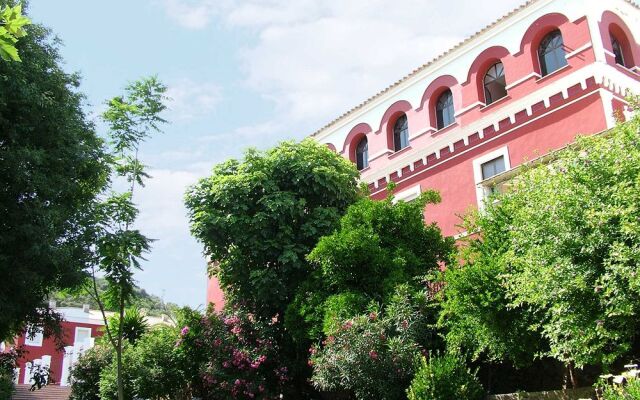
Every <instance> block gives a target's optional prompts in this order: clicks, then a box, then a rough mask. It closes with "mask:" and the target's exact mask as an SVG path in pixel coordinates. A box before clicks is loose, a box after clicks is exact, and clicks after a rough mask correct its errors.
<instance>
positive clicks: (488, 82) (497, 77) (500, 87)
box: [484, 62, 507, 104]
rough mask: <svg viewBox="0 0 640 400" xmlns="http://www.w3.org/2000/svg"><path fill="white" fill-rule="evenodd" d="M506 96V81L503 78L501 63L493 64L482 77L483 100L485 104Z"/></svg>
mask: <svg viewBox="0 0 640 400" xmlns="http://www.w3.org/2000/svg"><path fill="white" fill-rule="evenodd" d="M506 95H507V81H506V80H505V77H504V67H503V65H502V63H501V62H499V63H496V64H493V65H492V66H491V68H489V70H488V71H487V74H486V75H485V76H484V99H485V102H486V104H491V103H493V102H494V101H496V100H498V99H501V98H503V97H504V96H506Z"/></svg>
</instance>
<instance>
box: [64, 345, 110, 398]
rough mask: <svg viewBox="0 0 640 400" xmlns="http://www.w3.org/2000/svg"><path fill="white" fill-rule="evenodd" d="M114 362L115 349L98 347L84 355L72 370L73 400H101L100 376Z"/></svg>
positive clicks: (104, 346)
mask: <svg viewBox="0 0 640 400" xmlns="http://www.w3.org/2000/svg"><path fill="white" fill-rule="evenodd" d="M112 360H113V349H111V348H110V347H109V346H106V345H96V346H94V347H92V348H91V349H89V350H87V351H86V352H85V353H84V354H82V355H81V356H80V357H79V358H78V361H77V362H76V364H75V365H74V366H73V369H72V370H71V382H73V383H72V385H71V399H72V400H100V374H101V373H102V371H103V370H105V369H106V368H107V367H108V366H109V365H110V364H111V362H112Z"/></svg>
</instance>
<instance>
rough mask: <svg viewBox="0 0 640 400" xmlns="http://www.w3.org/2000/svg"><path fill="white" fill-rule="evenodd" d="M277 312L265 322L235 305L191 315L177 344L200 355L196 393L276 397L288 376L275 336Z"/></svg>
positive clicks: (196, 356) (190, 353)
mask: <svg viewBox="0 0 640 400" xmlns="http://www.w3.org/2000/svg"><path fill="white" fill-rule="evenodd" d="M277 322H278V316H275V317H273V318H272V319H269V320H268V321H261V320H259V319H258V318H257V317H255V316H254V315H253V314H250V313H247V312H244V311H243V310H240V309H235V310H232V311H230V312H227V313H225V314H222V315H219V314H216V313H213V312H209V313H207V314H206V315H204V316H200V315H198V314H197V313H194V314H192V315H191V322H190V323H189V325H185V326H184V327H183V328H182V330H181V332H180V338H179V339H178V341H177V342H176V344H175V345H176V347H177V348H179V349H180V350H181V351H183V352H184V354H185V355H186V357H187V359H190V360H194V361H195V360H198V364H199V367H198V371H197V378H196V379H197V381H196V382H195V383H194V392H195V393H194V394H196V395H198V396H199V397H202V398H203V399H216V400H218V399H276V398H279V396H280V393H281V392H282V387H283V385H284V384H285V383H286V382H287V381H288V380H289V371H288V369H287V367H286V366H283V365H280V364H279V363H278V362H277V353H278V347H277V346H276V344H275V343H276V340H275V338H274V332H275V329H274V328H275V327H274V325H275V324H276V323H277Z"/></svg>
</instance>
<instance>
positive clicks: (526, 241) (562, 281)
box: [449, 98, 640, 385]
mask: <svg viewBox="0 0 640 400" xmlns="http://www.w3.org/2000/svg"><path fill="white" fill-rule="evenodd" d="M632 103H633V104H634V106H635V108H636V109H637V106H638V99H637V98H635V99H632ZM639 124H640V120H639V117H638V116H637V114H636V116H634V117H633V119H632V120H631V121H629V122H627V123H624V124H619V125H618V126H617V127H615V128H614V129H612V130H610V131H609V132H607V133H606V134H603V135H598V136H593V137H580V138H578V139H577V143H576V144H575V145H574V146H572V147H571V148H569V149H566V150H564V151H561V152H559V153H558V154H557V155H556V158H555V160H554V161H553V162H552V163H551V164H548V165H539V166H534V167H532V168H530V169H528V170H526V171H524V172H523V173H522V174H521V175H520V176H518V177H517V178H516V179H514V180H513V181H512V182H511V185H510V190H509V191H507V192H506V193H504V194H503V195H501V196H499V197H498V198H496V200H498V201H495V202H491V203H490V204H488V206H487V208H486V209H485V211H484V212H483V213H480V214H477V215H476V216H475V217H473V218H472V222H473V221H475V222H473V223H472V224H471V225H470V228H471V229H472V230H471V231H470V232H480V233H479V236H478V237H477V238H476V239H475V240H477V241H478V242H484V243H496V242H498V241H502V242H503V244H502V245H501V246H498V245H493V246H487V247H483V246H482V245H478V247H477V249H478V250H479V252H476V254H475V256H478V257H480V258H485V259H487V258H489V257H492V256H495V258H496V259H498V260H500V261H499V262H500V263H501V265H500V266H499V267H498V275H499V276H498V279H497V284H498V285H501V286H502V288H503V289H501V290H504V292H502V293H500V295H499V296H497V301H496V302H495V303H494V304H495V305H496V308H497V309H498V308H499V309H501V310H502V311H503V312H507V311H509V310H526V312H527V313H531V315H532V316H533V317H532V318H531V319H528V320H525V321H526V322H525V324H524V325H523V326H521V327H524V326H526V327H527V328H528V329H529V330H533V331H535V332H537V333H538V334H539V335H540V336H541V337H542V339H543V340H544V342H545V346H544V347H543V348H542V350H543V351H542V355H548V356H550V357H553V358H555V359H557V360H559V361H561V362H564V363H565V364H566V365H567V367H568V371H569V374H570V376H571V377H573V376H574V375H573V373H572V372H573V367H574V366H576V367H581V366H584V365H587V364H591V365H594V364H596V365H598V364H603V365H605V366H606V365H608V364H610V363H612V362H613V361H614V360H616V359H618V358H619V357H620V356H621V355H623V354H625V353H626V352H628V351H629V350H630V348H631V345H632V343H633V340H634V338H635V337H636V335H637V332H638V328H639V326H638V321H640V319H639V318H638V316H639V315H640V314H639V313H640V276H639V275H638V273H637V271H638V265H639V263H640V219H639V218H638V216H639V215H640V209H639V207H640V179H638V177H639V176H640V138H639V134H640V125H639ZM491 224H493V228H492V229H486V228H487V227H488V226H489V225H491ZM474 226H475V228H474ZM484 250H488V251H487V252H486V253H484ZM491 252H494V254H493V255H492V253H491ZM470 261H472V262H473V258H471V259H470ZM486 265H489V263H485V266H486ZM477 266H478V267H481V265H477ZM463 271H465V268H464V267H462V268H461V270H460V273H461V274H464V272H463ZM471 271H472V272H471V273H476V272H475V271H473V269H471ZM496 292H497V291H496V290H493V291H492V293H496ZM460 293H461V292H459V294H460ZM449 295H456V294H455V292H452V293H450V294H449ZM476 298H477V297H476ZM494 300H495V299H492V298H490V297H488V298H486V301H487V303H486V304H491V303H492V302H494ZM505 300H506V302H505ZM462 301H464V299H458V301H457V303H458V304H460V303H461V302H462ZM449 311H450V312H451V311H452V312H453V313H450V315H453V314H455V313H456V312H457V313H460V312H462V313H468V312H470V311H471V312H472V311H473V310H470V309H469V308H467V309H466V310H465V309H464V308H450V309H449ZM453 317H454V318H456V319H457V320H459V321H467V320H469V316H464V315H462V317H460V315H458V316H456V315H453ZM514 320H519V321H523V320H522V319H518V318H515V319H514ZM519 328H520V327H519ZM519 328H518V329H519ZM460 329H463V328H462V327H461V328H460ZM573 383H574V385H575V384H576V382H575V380H573Z"/></svg>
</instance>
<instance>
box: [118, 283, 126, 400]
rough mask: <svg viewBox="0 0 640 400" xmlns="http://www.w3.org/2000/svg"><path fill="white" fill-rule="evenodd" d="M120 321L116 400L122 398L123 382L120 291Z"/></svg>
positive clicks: (122, 298) (122, 303)
mask: <svg viewBox="0 0 640 400" xmlns="http://www.w3.org/2000/svg"><path fill="white" fill-rule="evenodd" d="M118 311H119V313H120V322H119V323H118V346H117V348H116V360H117V364H116V366H117V374H118V400H124V384H123V381H122V325H123V322H124V321H123V319H124V296H123V293H122V291H120V310H118Z"/></svg>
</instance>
